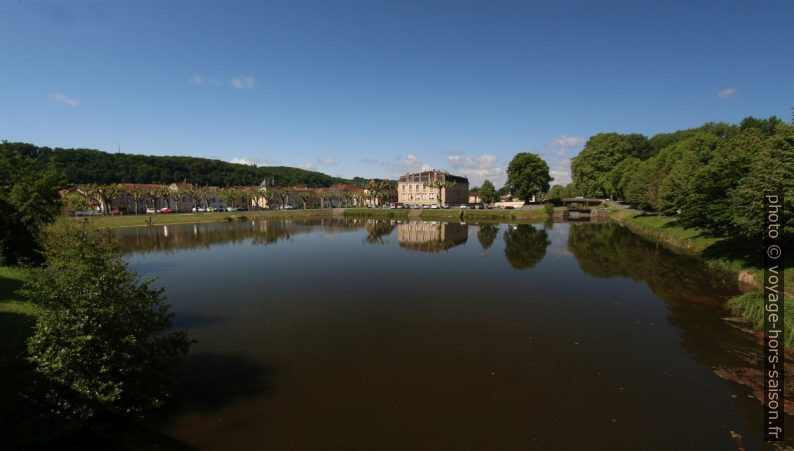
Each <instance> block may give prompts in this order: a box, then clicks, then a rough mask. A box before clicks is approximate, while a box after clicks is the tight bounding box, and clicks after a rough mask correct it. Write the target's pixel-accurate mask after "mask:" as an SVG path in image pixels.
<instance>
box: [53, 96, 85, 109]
mask: <svg viewBox="0 0 794 451" xmlns="http://www.w3.org/2000/svg"><path fill="white" fill-rule="evenodd" d="M50 99H51V100H54V101H56V102H58V103H62V104H64V105H69V106H77V105H80V99H73V98H71V97H69V96H67V95H65V94H50Z"/></svg>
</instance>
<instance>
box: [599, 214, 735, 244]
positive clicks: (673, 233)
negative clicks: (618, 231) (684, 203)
mask: <svg viewBox="0 0 794 451" xmlns="http://www.w3.org/2000/svg"><path fill="white" fill-rule="evenodd" d="M609 214H610V217H612V219H614V220H616V221H618V222H619V223H621V224H623V225H625V226H626V227H628V228H629V229H630V230H631V231H632V232H634V233H636V234H638V235H642V236H645V237H647V238H649V239H652V240H654V241H659V242H662V243H664V244H666V245H668V246H669V247H671V248H673V249H675V250H678V251H681V252H686V253H690V254H702V253H703V252H704V251H705V250H706V249H708V248H709V247H710V246H713V245H714V244H716V243H717V242H719V241H721V239H720V238H711V237H707V236H704V235H703V233H702V232H701V231H700V230H697V229H685V228H684V227H681V226H679V225H676V224H675V220H674V219H673V218H667V217H663V216H656V215H646V214H643V213H642V212H640V211H637V210H630V209H619V208H611V209H610V210H609Z"/></svg>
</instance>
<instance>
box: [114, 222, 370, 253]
mask: <svg viewBox="0 0 794 451" xmlns="http://www.w3.org/2000/svg"><path fill="white" fill-rule="evenodd" d="M369 226H370V225H368V222H367V221H366V220H362V219H349V220H338V219H332V218H318V219H312V220H301V221H293V220H267V221H264V220H257V221H234V222H207V223H197V224H175V225H164V226H151V227H130V228H127V229H124V230H123V231H122V232H121V233H120V239H121V245H122V249H123V250H124V251H125V252H140V253H147V252H155V251H171V250H176V249H197V248H209V247H210V246H212V245H214V244H219V243H230V244H233V243H242V242H248V241H249V240H250V242H251V244H257V245H271V244H275V243H277V242H279V241H281V240H289V239H290V238H292V237H293V236H295V235H300V234H306V233H310V232H312V231H313V230H316V228H320V229H322V230H323V231H325V232H332V233H337V232H346V231H354V230H358V229H361V228H364V227H369ZM380 227H382V225H381V226H380ZM381 236H382V235H381Z"/></svg>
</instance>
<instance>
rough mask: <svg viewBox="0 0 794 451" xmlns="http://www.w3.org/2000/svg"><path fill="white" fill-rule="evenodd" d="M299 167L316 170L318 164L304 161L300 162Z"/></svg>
mask: <svg viewBox="0 0 794 451" xmlns="http://www.w3.org/2000/svg"><path fill="white" fill-rule="evenodd" d="M298 167H299V168H301V169H305V170H307V171H314V170H315V169H317V165H315V164H314V163H303V164H299V165H298Z"/></svg>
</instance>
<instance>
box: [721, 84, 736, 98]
mask: <svg viewBox="0 0 794 451" xmlns="http://www.w3.org/2000/svg"><path fill="white" fill-rule="evenodd" d="M734 94H736V88H733V87H731V88H725V89H723V90H722V91H720V92H718V93H717V97H719V98H720V99H727V98H728V97H730V96H732V95H734Z"/></svg>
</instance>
